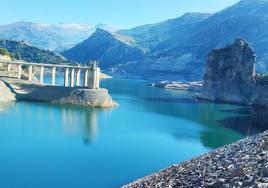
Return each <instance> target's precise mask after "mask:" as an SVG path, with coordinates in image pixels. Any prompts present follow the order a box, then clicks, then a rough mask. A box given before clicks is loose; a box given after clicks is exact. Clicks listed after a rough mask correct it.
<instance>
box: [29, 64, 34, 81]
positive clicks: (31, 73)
mask: <svg viewBox="0 0 268 188" xmlns="http://www.w3.org/2000/svg"><path fill="white" fill-rule="evenodd" d="M32 79H33V66H32V65H30V66H29V68H28V80H29V81H31V80H32Z"/></svg>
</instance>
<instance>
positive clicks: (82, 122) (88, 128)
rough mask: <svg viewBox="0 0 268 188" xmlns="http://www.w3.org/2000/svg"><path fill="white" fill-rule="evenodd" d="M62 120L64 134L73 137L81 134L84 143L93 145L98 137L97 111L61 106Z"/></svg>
mask: <svg viewBox="0 0 268 188" xmlns="http://www.w3.org/2000/svg"><path fill="white" fill-rule="evenodd" d="M61 118H62V121H63V123H62V126H63V129H64V132H65V133H67V134H69V135H72V136H75V135H74V134H79V136H82V137H83V139H84V143H86V144H87V143H91V142H92V141H93V139H94V137H96V136H97V132H98V127H97V109H93V108H86V107H85V108H80V107H75V106H73V107H71V108H70V107H67V106H65V107H64V106H63V107H62V106H61ZM81 126H82V127H81ZM77 131H81V132H80V133H78V132H77Z"/></svg>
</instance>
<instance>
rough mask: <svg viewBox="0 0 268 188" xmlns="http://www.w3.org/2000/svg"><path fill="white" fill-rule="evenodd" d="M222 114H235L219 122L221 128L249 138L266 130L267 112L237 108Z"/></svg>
mask: <svg viewBox="0 0 268 188" xmlns="http://www.w3.org/2000/svg"><path fill="white" fill-rule="evenodd" d="M223 112H227V113H231V114H235V115H233V116H228V117H225V118H224V119H222V120H220V121H219V124H220V125H221V126H224V127H227V128H231V129H233V130H235V131H237V132H240V133H242V134H243V135H246V136H250V135H254V134H257V133H260V132H263V131H265V130H267V129H268V118H267V117H268V110H267V109H262V108H259V109H258V108H253V107H238V108H235V109H228V110H224V111H223Z"/></svg>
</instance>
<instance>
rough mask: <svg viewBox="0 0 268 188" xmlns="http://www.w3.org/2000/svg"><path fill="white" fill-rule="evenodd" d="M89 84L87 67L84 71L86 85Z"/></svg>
mask: <svg viewBox="0 0 268 188" xmlns="http://www.w3.org/2000/svg"><path fill="white" fill-rule="evenodd" d="M87 86H88V69H85V72H84V87H87Z"/></svg>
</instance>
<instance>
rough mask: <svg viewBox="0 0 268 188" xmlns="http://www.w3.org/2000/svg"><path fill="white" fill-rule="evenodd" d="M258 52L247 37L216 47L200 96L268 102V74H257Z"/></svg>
mask: <svg viewBox="0 0 268 188" xmlns="http://www.w3.org/2000/svg"><path fill="white" fill-rule="evenodd" d="M255 65H256V55H255V52H254V50H253V49H252V47H250V45H249V44H248V43H247V42H246V41H245V40H243V39H236V40H235V41H234V43H232V44H228V45H226V46H225V47H224V48H222V49H214V50H212V51H211V52H210V53H209V54H208V56H207V61H206V71H205V76H204V85H203V90H202V93H201V94H200V96H199V97H200V98H203V99H208V100H212V101H221V102H232V103H240V104H247V105H248V104H252V105H258V106H268V95H267V94H266V93H267V92H266V91H268V81H266V80H268V79H267V76H265V75H260V74H256V69H255Z"/></svg>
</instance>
